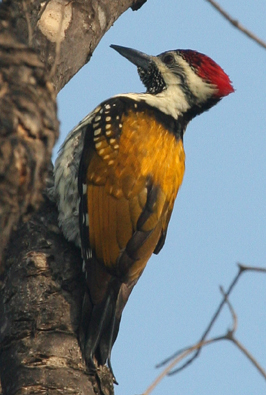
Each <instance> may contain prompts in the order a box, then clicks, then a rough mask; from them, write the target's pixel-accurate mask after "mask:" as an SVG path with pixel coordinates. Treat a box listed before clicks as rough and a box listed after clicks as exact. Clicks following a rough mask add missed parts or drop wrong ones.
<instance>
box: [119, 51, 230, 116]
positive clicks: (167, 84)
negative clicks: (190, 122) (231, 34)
mask: <svg viewBox="0 0 266 395" xmlns="http://www.w3.org/2000/svg"><path fill="white" fill-rule="evenodd" d="M111 47H112V48H114V49H115V50H116V51H118V52H119V53H120V54H121V55H122V56H124V57H126V58H127V59H128V60H129V61H130V62H132V63H134V64H135V65H136V66H137V67H138V73H139V75H140V78H141V81H142V82H143V84H144V85H145V87H146V89H147V92H146V93H148V94H150V95H153V96H154V97H155V96H156V97H157V98H159V99H160V100H161V104H160V103H159V102H158V100H154V103H157V104H156V106H157V107H160V105H161V107H162V111H164V112H168V113H170V114H171V115H173V116H174V109H173V107H174V108H175V110H176V111H177V113H179V114H180V113H185V112H187V111H190V110H191V109H192V108H193V111H194V113H193V116H195V115H198V114H200V113H202V112H203V111H205V110H207V109H209V108H210V107H212V106H213V105H214V104H216V103H217V102H218V101H219V100H220V99H221V98H223V97H224V96H227V95H229V94H230V93H232V92H233V91H234V88H233V87H232V84H231V81H230V79H229V77H228V75H227V74H226V73H225V72H224V71H223V69H222V68H221V67H220V66H219V65H218V64H217V63H215V62H214V61H213V60H212V59H210V58H209V57H208V56H206V55H203V54H201V53H199V52H196V51H193V50H188V49H187V50H173V51H167V52H163V53H162V54H160V55H158V56H150V55H146V54H145V53H142V52H139V51H137V50H135V49H131V48H126V47H121V46H117V45H111ZM149 100H150V101H152V99H149ZM170 102H172V103H170ZM173 103H174V104H173ZM167 106H169V108H168V110H167ZM177 116H178V114H177ZM193 116H192V117H193ZM174 117H175V118H176V116H174Z"/></svg>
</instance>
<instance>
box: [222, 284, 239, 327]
mask: <svg viewBox="0 0 266 395" xmlns="http://www.w3.org/2000/svg"><path fill="white" fill-rule="evenodd" d="M220 291H221V293H222V295H223V297H224V299H225V301H226V304H227V306H228V308H229V310H230V313H231V315H232V318H233V326H232V329H231V330H230V332H231V333H234V332H235V331H236V330H237V315H236V313H235V310H234V309H233V306H232V304H231V302H230V301H229V299H228V297H227V295H226V293H225V292H224V290H223V287H220Z"/></svg>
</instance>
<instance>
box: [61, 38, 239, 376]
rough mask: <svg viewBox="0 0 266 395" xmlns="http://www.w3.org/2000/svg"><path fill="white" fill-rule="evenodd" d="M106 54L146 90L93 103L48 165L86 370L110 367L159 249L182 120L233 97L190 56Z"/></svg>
mask: <svg viewBox="0 0 266 395" xmlns="http://www.w3.org/2000/svg"><path fill="white" fill-rule="evenodd" d="M111 47H112V48H114V49H115V50H116V51H118V52H119V53H120V54H121V55H122V56H124V57H125V58H127V59H128V60H129V61H130V62H132V63H133V64H134V65H136V66H137V69H138V73H139V76H140V79H141V80H142V82H143V84H144V85H145V87H146V89H147V91H146V92H145V93H130V94H120V95H117V96H114V97H112V98H111V99H109V100H106V101H104V102H103V103H101V104H100V105H99V106H98V107H97V108H96V109H95V110H94V111H93V112H92V113H90V114H89V115H88V116H86V117H85V118H84V119H83V120H82V121H81V122H80V124H79V125H78V126H77V127H76V128H75V129H73V130H72V131H71V132H70V133H69V135H68V136H67V138H66V140H65V142H64V144H63V146H62V147H61V150H60V153H59V156H58V159H57V160H56V164H55V197H56V200H57V204H58V209H59V223H60V225H61V227H62V230H63V233H64V235H65V237H66V238H67V239H68V240H71V241H73V242H75V243H76V244H77V245H78V246H79V247H80V248H81V253H82V257H83V261H84V271H85V274H86V286H87V291H86V293H85V296H84V302H83V308H82V322H81V328H80V343H81V346H82V349H83V354H84V357H85V360H86V362H87V364H88V366H89V367H91V368H95V366H97V365H104V364H105V363H106V362H107V364H108V365H109V367H111V365H110V356H111V350H112V346H113V344H114V342H115V340H116V337H117V334H118V329H119V324H120V319H121V315H122V311H123V309H124V307H125V304H126V302H127V300H128V297H129V295H130V293H131V291H132V289H133V287H134V286H135V284H136V283H137V281H138V279H139V277H140V276H141V274H142V272H143V270H144V268H145V266H146V263H147V261H148V259H149V258H150V256H151V255H152V253H155V254H158V253H159V251H160V250H161V248H162V247H163V245H164V242H165V237H166V232H167V227H168V223H169V220H170V217H171V214H172V210H173V206H174V202H175V198H176V195H177V192H178V190H179V187H180V186H181V184H182V179H183V175H184V170H185V153H184V148H183V135H184V132H185V130H186V127H187V125H188V123H189V121H191V120H192V118H194V117H195V116H197V115H199V114H201V113H202V112H204V111H206V110H208V109H210V108H211V107H212V106H214V105H215V104H216V103H218V102H219V101H220V100H221V98H222V97H224V96H226V95H228V94H230V93H231V92H233V91H234V89H233V87H232V85H231V82H230V80H229V78H228V76H227V75H226V74H225V73H224V71H223V70H222V69H221V67H220V66H218V65H217V64H216V63H215V62H214V61H213V60H212V59H210V58H209V57H207V56H205V55H203V54H201V53H198V52H196V51H192V50H173V51H168V52H164V53H162V54H160V55H158V56H148V55H146V54H144V53H142V52H139V51H136V50H133V49H130V48H125V47H121V46H117V45H112V46H111Z"/></svg>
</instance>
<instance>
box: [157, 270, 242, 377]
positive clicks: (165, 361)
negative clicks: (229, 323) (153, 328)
mask: <svg viewBox="0 0 266 395" xmlns="http://www.w3.org/2000/svg"><path fill="white" fill-rule="evenodd" d="M242 273H243V271H242V269H241V268H239V270H238V273H237V275H236V276H235V278H234V279H233V281H232V283H231V284H230V286H229V288H228V290H227V292H226V294H225V295H226V297H228V296H229V295H230V293H231V292H232V290H233V288H234V286H235V285H236V283H237V281H238V280H239V277H240V276H241V274H242ZM225 303H226V299H225V298H223V300H222V301H221V303H220V305H219V306H218V308H217V310H216V312H215V313H214V315H213V317H212V319H211V321H210V323H209V325H208V326H207V328H206V330H205V332H204V333H203V335H202V337H201V339H200V341H199V342H203V341H204V340H205V339H206V337H207V335H208V334H209V332H210V330H211V328H212V326H213V324H214V323H215V321H216V320H217V317H218V316H219V314H220V311H221V310H222V308H223V306H224V304H225ZM199 354H200V348H198V349H197V350H196V352H195V353H194V355H193V356H192V357H191V358H190V359H188V360H187V361H186V362H185V363H184V364H183V365H182V366H180V367H179V368H178V369H176V370H174V371H173V372H171V374H174V373H177V372H179V371H180V370H183V369H185V368H186V367H187V366H188V365H190V364H191V363H192V362H193V361H194V359H196V358H197V357H198V356H199ZM177 355H179V351H177V352H176V353H174V354H173V355H171V356H170V357H169V358H167V359H165V360H164V361H162V362H161V363H160V364H158V365H157V366H156V367H161V366H163V365H165V364H167V363H169V361H171V360H172V359H173V358H175V357H176V356H177Z"/></svg>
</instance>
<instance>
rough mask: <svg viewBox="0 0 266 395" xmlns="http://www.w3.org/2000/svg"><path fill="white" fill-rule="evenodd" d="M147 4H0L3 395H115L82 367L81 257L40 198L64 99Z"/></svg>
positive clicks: (102, 0)
mask: <svg viewBox="0 0 266 395" xmlns="http://www.w3.org/2000/svg"><path fill="white" fill-rule="evenodd" d="M145 1H146V0H124V1H120V2H119V1H107V0H73V1H71V2H70V1H69V0H47V1H43V0H13V1H12V0H3V2H2V3H1V4H0V108H1V115H0V116H1V119H0V239H1V245H0V259H1V258H3V257H4V259H2V273H1V277H0V285H1V291H0V377H1V384H0V393H1V391H2V394H3V395H13V394H16V395H18V394H25V393H27V394H41V393H44V394H49V395H50V394H59V393H60V394H62V393H64V394H68V393H69V394H70V393H71V394H84V395H85V394H86V395H90V394H106V395H107V394H112V393H113V383H112V375H111V374H110V372H109V370H108V369H107V367H104V368H102V369H100V370H99V371H97V372H96V374H95V375H90V374H89V373H90V372H88V370H87V368H86V366H85V363H84V361H83V358H82V355H81V351H80V347H79V343H78V337H77V328H78V325H79V320H80V310H81V301H82V297H83V293H84V282H83V276H82V272H81V258H80V251H79V250H78V249H76V248H75V247H74V246H73V245H71V243H68V242H67V241H66V240H65V239H64V237H63V235H62V233H61V230H60V229H59V228H58V225H57V210H56V207H55V205H54V203H53V202H51V201H50V200H49V198H48V197H47V196H46V195H43V194H42V191H43V188H44V185H45V182H46V178H47V169H48V167H49V164H50V158H51V152H52V148H53V145H54V143H55V141H56V139H57V136H58V120H57V114H56V111H57V109H56V101H55V100H56V93H57V92H58V91H59V90H60V89H61V88H62V87H63V86H64V85H65V84H66V83H67V82H68V81H69V80H70V79H71V78H72V77H73V75H74V74H75V73H76V72H77V71H78V70H79V69H80V68H81V67H82V66H83V65H84V64H85V63H86V62H88V60H89V59H90V57H91V54H92V52H93V51H94V49H95V47H96V46H97V44H98V43H99V41H100V39H101V37H102V36H103V34H104V33H105V32H106V31H107V30H108V29H109V28H110V26H111V25H112V24H113V23H114V21H115V20H116V19H117V18H118V17H119V16H120V15H121V14H122V13H123V12H124V11H125V10H127V9H128V8H129V7H132V9H138V8H139V7H140V6H141V5H142V4H143V3H144V2H145ZM51 183H52V177H51V172H50V174H49V180H48V185H49V186H51ZM36 210H39V211H36ZM11 233H12V236H11V239H10V235H11ZM9 239H10V241H9ZM8 242H9V243H8ZM1 385H2V387H1Z"/></svg>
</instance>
